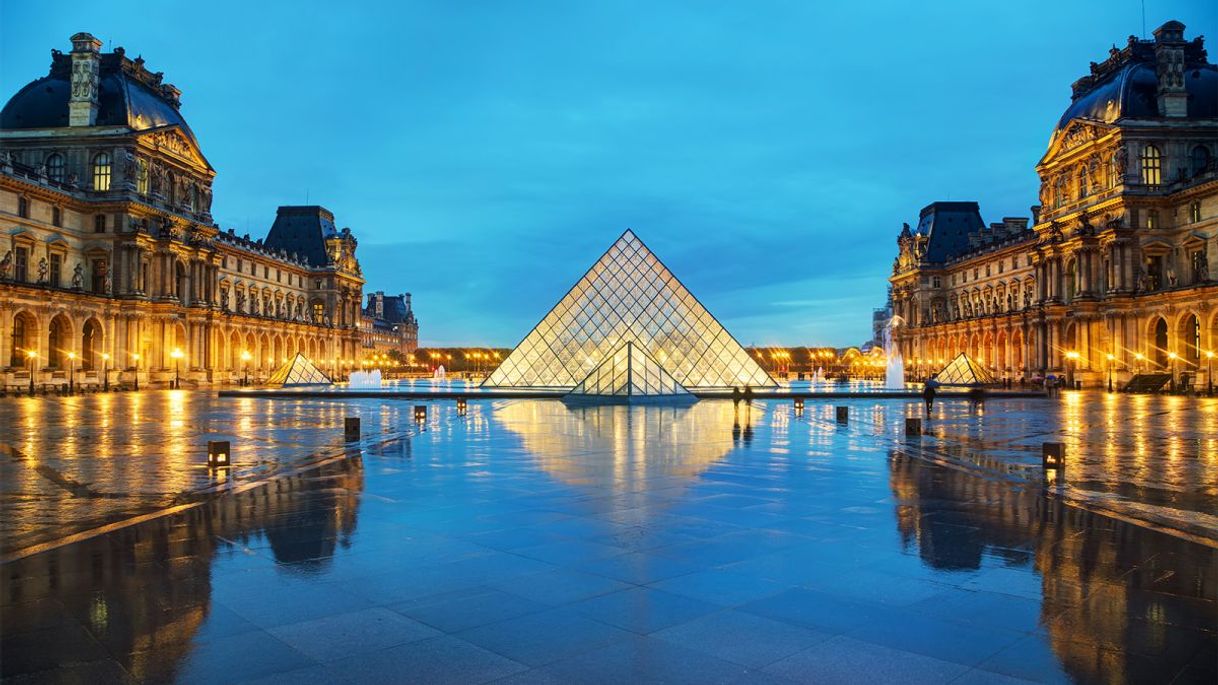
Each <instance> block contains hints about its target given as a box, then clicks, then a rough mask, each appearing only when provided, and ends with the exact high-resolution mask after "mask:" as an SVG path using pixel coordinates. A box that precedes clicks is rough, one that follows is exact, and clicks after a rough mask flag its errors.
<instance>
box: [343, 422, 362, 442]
mask: <svg viewBox="0 0 1218 685" xmlns="http://www.w3.org/2000/svg"><path fill="white" fill-rule="evenodd" d="M343 437H344V438H345V439H346V441H347V442H359V417H358V416H348V417H347V418H346V419H344V420H343Z"/></svg>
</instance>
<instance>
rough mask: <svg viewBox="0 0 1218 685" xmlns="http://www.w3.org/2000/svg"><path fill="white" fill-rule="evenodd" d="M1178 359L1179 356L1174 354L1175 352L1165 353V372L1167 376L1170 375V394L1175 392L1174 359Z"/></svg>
mask: <svg viewBox="0 0 1218 685" xmlns="http://www.w3.org/2000/svg"><path fill="white" fill-rule="evenodd" d="M1178 358H1179V355H1178V354H1176V353H1175V352H1168V353H1167V372H1168V373H1169V374H1171V388H1172V392H1175V390H1176V359H1178Z"/></svg>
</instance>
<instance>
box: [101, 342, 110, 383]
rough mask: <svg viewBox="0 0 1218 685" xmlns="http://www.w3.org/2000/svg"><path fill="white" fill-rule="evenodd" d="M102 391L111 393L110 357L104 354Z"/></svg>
mask: <svg viewBox="0 0 1218 685" xmlns="http://www.w3.org/2000/svg"><path fill="white" fill-rule="evenodd" d="M101 358H102V390H103V391H104V392H110V355H109V354H107V353H105V352H102V356H101Z"/></svg>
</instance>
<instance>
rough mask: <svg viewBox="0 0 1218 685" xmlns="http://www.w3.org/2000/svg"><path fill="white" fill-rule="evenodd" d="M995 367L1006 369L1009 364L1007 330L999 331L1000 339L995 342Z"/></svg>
mask: <svg viewBox="0 0 1218 685" xmlns="http://www.w3.org/2000/svg"><path fill="white" fill-rule="evenodd" d="M994 368H995V369H998V370H1002V371H1005V370H1006V369H1008V368H1009V365H1008V364H1007V332H1006V331H998V339H997V340H995V342H994Z"/></svg>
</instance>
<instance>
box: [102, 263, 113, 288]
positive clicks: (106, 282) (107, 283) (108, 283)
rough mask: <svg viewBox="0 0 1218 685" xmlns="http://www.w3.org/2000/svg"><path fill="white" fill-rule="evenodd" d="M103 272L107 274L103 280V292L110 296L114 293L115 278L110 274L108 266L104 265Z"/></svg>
mask: <svg viewBox="0 0 1218 685" xmlns="http://www.w3.org/2000/svg"><path fill="white" fill-rule="evenodd" d="M102 271H103V272H104V273H105V277H104V278H103V279H102V292H103V293H104V294H106V295H109V294H110V293H111V292H113V291H114V276H113V274H111V273H110V268H109V266H108V265H103V266H102Z"/></svg>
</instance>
